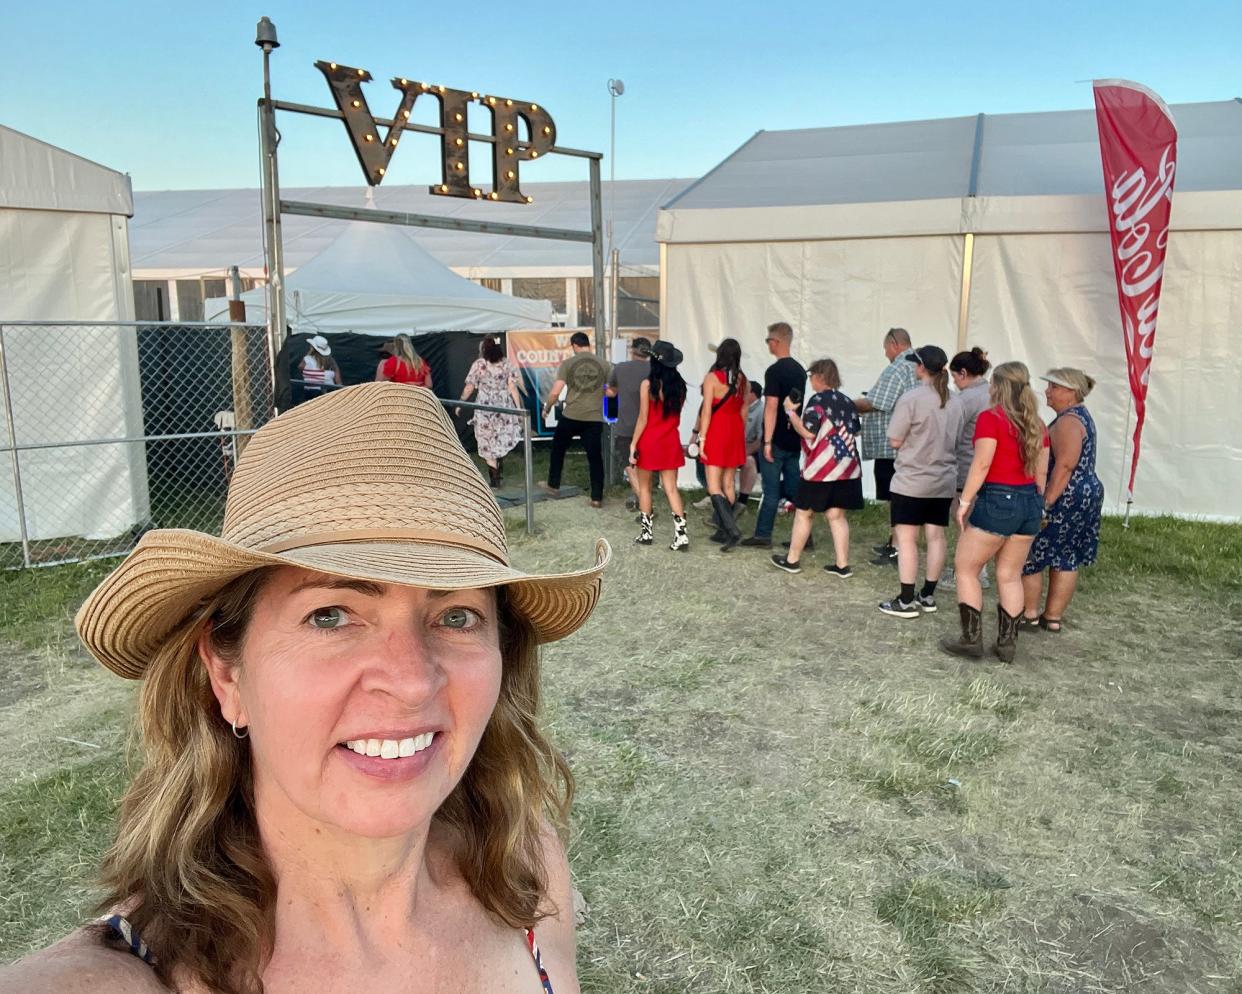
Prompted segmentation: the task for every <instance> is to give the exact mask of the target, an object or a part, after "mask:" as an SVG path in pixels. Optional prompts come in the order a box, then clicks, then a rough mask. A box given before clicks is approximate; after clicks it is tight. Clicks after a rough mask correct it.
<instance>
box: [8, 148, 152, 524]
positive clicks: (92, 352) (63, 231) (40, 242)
mask: <svg viewBox="0 0 1242 994" xmlns="http://www.w3.org/2000/svg"><path fill="white" fill-rule="evenodd" d="M131 214H133V197H132V194H131V192H130V183H129V177H128V176H125V175H122V174H121V173H118V172H114V171H113V170H111V169H107V168H105V167H103V166H101V165H98V164H97V163H94V162H90V161H88V160H86V159H83V158H80V157H79V156H76V155H73V154H72V153H70V152H66V151H65V150H63V149H60V148H56V147H55V146H53V145H48V144H45V143H44V142H41V141H38V140H37V139H35V138H32V137H30V136H29V135H24V134H21V133H20V132H17V131H13V130H11V129H9V128H5V127H0V326H3V334H4V342H3V356H4V364H5V374H6V375H5V378H4V382H3V383H0V389H7V391H8V395H9V396H8V400H9V401H10V403H11V405H12V411H13V423H12V430H11V431H10V426H9V425H8V423H7V421H6V422H5V423H4V424H3V427H0V441H2V442H3V444H4V445H5V446H6V447H8V446H12V445H13V444H14V438H16V441H17V444H19V445H23V446H32V445H41V444H46V443H50V442H72V441H81V440H85V439H92V438H118V437H119V438H125V437H128V438H137V437H141V435H142V399H141V395H140V390H139V383H138V349H137V339H136V334H135V329H134V328H132V327H118V326H117V325H115V324H113V325H109V326H94V327H84V326H81V325H74V324H73V323H75V322H85V321H107V322H117V321H132V320H133V317H134V299H133V289H132V286H131V283H130V268H129V267H130V264H129V242H128V235H127V230H126V224H127V221H126V219H127V217H128V216H129V215H131ZM11 321H47V322H64V324H63V325H51V326H20V325H17V326H15V325H12V324H6V322H11ZM19 458H20V462H19V465H20V472H21V482H22V495H23V498H24V505H25V507H24V511H25V524H26V530H27V534H26V537H27V538H29V539H52V538H61V537H65V536H83V537H86V538H90V539H103V538H110V537H113V536H115V535H118V534H121V533H122V532H124V531H126V530H127V529H128V528H130V527H132V526H133V525H135V524H138V523H141V522H145V521H146V520H147V518H148V516H149V509H148V499H147V474H146V456H145V452H144V448H143V445H142V443H129V444H113V445H90V446H73V447H65V448H46V449H29V450H25V451H22V452H21V453H20V457H19ZM21 537H22V536H21V522H20V520H19V518H18V513H17V488H16V484H15V478H14V473H13V470H12V460H11V456H10V455H9V454H7V453H6V454H5V455H4V457H3V458H2V459H0V542H15V541H17V540H18V539H20V538H21Z"/></svg>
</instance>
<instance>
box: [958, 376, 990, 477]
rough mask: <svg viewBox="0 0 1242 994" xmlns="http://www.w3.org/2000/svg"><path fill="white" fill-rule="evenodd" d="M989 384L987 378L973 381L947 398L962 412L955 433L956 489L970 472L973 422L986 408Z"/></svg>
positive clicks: (973, 440)
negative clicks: (960, 422) (959, 424)
mask: <svg viewBox="0 0 1242 994" xmlns="http://www.w3.org/2000/svg"><path fill="white" fill-rule="evenodd" d="M990 390H991V386H990V384H989V383H988V381H987V380H980V381H979V382H978V383H973V384H971V385H970V386H968V387H967V388H966V389H965V390H963V391H962V392H961V393H955V394H954V395H953V396H952V397H950V398H949V403H950V404H955V405H956V406H957V407H959V408H960V409H961V412H962V427H961V428H960V429H959V430H958V433H957V489H958V490H961V489H962V487H964V486H966V477H967V476H968V475H969V474H970V464H971V463H972V462H973V461H974V458H975V422H976V421H978V420H979V414H980V412H982V411H986V410H987V409H988V394H989V392H990Z"/></svg>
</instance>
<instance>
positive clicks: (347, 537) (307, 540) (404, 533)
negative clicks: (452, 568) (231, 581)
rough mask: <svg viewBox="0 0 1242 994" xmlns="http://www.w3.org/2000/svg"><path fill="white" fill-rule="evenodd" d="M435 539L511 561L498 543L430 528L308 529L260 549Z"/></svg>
mask: <svg viewBox="0 0 1242 994" xmlns="http://www.w3.org/2000/svg"><path fill="white" fill-rule="evenodd" d="M393 541H398V542H410V541H412V542H433V543H435V544H436V545H451V546H454V547H456V548H460V549H469V550H470V551H472V552H480V553H482V554H483V555H485V556H487V558H488V559H494V560H495V561H496V562H498V563H500V565H502V566H508V565H509V564H508V562H507V561H506V560H505V559H504V558H503V557H502V556H500V555H498V554H497V550H496V547H495V546H493V545H488V544H486V543H484V542H478V541H474V540H472V539H470V538H467V537H466V536H464V535H455V534H453V533H451V532H441V531H432V530H430V529H427V528H355V529H350V530H344V531H332V532H308V533H305V534H302V535H296V536H294V537H292V538H285V539H281V540H280V541H279V542H269V543H268V544H267V545H261V546H259V548H257V549H256V550H255V551H256V552H262V553H264V554H266V555H273V556H274V555H278V554H279V553H281V552H291V551H292V550H294V549H305V548H308V547H310V546H315V545H340V544H343V543H349V542H393Z"/></svg>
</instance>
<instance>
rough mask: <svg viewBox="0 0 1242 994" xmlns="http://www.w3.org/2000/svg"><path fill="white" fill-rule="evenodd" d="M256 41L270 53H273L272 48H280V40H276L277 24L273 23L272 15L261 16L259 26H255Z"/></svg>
mask: <svg viewBox="0 0 1242 994" xmlns="http://www.w3.org/2000/svg"><path fill="white" fill-rule="evenodd" d="M254 43H255V44H256V45H258V46H259V47H260V48H261V49H263V51H264V52H266V53H268V54H271V51H272V49H274V48H280V42H279V41H277V40H276V25H275V24H273V23H272V19H271V18H270V17H260V18H259V23H258V26H257V27H256V28H255V35H254Z"/></svg>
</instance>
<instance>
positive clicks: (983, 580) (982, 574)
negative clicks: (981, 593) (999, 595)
mask: <svg viewBox="0 0 1242 994" xmlns="http://www.w3.org/2000/svg"><path fill="white" fill-rule="evenodd" d="M979 586H981V587H983V589H984V590H987V589H988V588H989V587H990V586H992V581H991V580H989V579H988V564H987V563H984V564H983V569H981V570H979Z"/></svg>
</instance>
